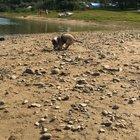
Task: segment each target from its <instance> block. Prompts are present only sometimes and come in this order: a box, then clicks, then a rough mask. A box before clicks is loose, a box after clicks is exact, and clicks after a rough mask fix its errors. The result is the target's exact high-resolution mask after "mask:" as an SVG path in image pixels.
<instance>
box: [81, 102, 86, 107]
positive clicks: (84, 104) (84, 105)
mask: <svg viewBox="0 0 140 140" xmlns="http://www.w3.org/2000/svg"><path fill="white" fill-rule="evenodd" d="M79 105H80V106H82V107H86V106H87V104H86V103H80V104H79Z"/></svg>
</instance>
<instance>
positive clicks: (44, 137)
mask: <svg viewBox="0 0 140 140" xmlns="http://www.w3.org/2000/svg"><path fill="white" fill-rule="evenodd" d="M51 137H52V135H51V134H50V133H44V134H43V135H42V136H41V138H40V140H49V139H51Z"/></svg>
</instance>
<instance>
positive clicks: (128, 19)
mask: <svg viewBox="0 0 140 140" xmlns="http://www.w3.org/2000/svg"><path fill="white" fill-rule="evenodd" d="M73 13H74V14H73V15H72V16H69V17H64V18H58V12H55V11H50V13H49V14H47V15H45V14H42V15H37V13H1V16H6V17H13V18H20V19H27V20H36V21H38V20H40V21H50V22H56V23H62V24H64V23H65V24H71V25H74V24H80V25H85V26H87V25H91V26H92V25H93V26H100V27H107V28H111V27H116V29H117V28H119V29H122V30H124V29H129V30H131V29H139V28H140V13H139V12H137V11H107V10H87V11H74V12H73Z"/></svg>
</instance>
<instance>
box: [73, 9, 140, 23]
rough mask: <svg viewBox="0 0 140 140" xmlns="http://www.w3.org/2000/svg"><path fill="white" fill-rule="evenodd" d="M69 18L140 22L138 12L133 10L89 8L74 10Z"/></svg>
mask: <svg viewBox="0 0 140 140" xmlns="http://www.w3.org/2000/svg"><path fill="white" fill-rule="evenodd" d="M70 18H71V19H78V20H86V21H99V22H101V21H133V22H140V13H138V12H135V11H106V10H89V11H76V12H74V14H73V15H72V16H71V17H70Z"/></svg>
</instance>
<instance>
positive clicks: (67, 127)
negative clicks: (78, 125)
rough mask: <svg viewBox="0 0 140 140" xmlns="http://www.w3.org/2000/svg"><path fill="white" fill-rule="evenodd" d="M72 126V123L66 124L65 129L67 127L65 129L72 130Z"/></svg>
mask: <svg viewBox="0 0 140 140" xmlns="http://www.w3.org/2000/svg"><path fill="white" fill-rule="evenodd" d="M71 127H72V125H69V124H68V125H66V126H65V127H64V129H65V130H70V129H71Z"/></svg>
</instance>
